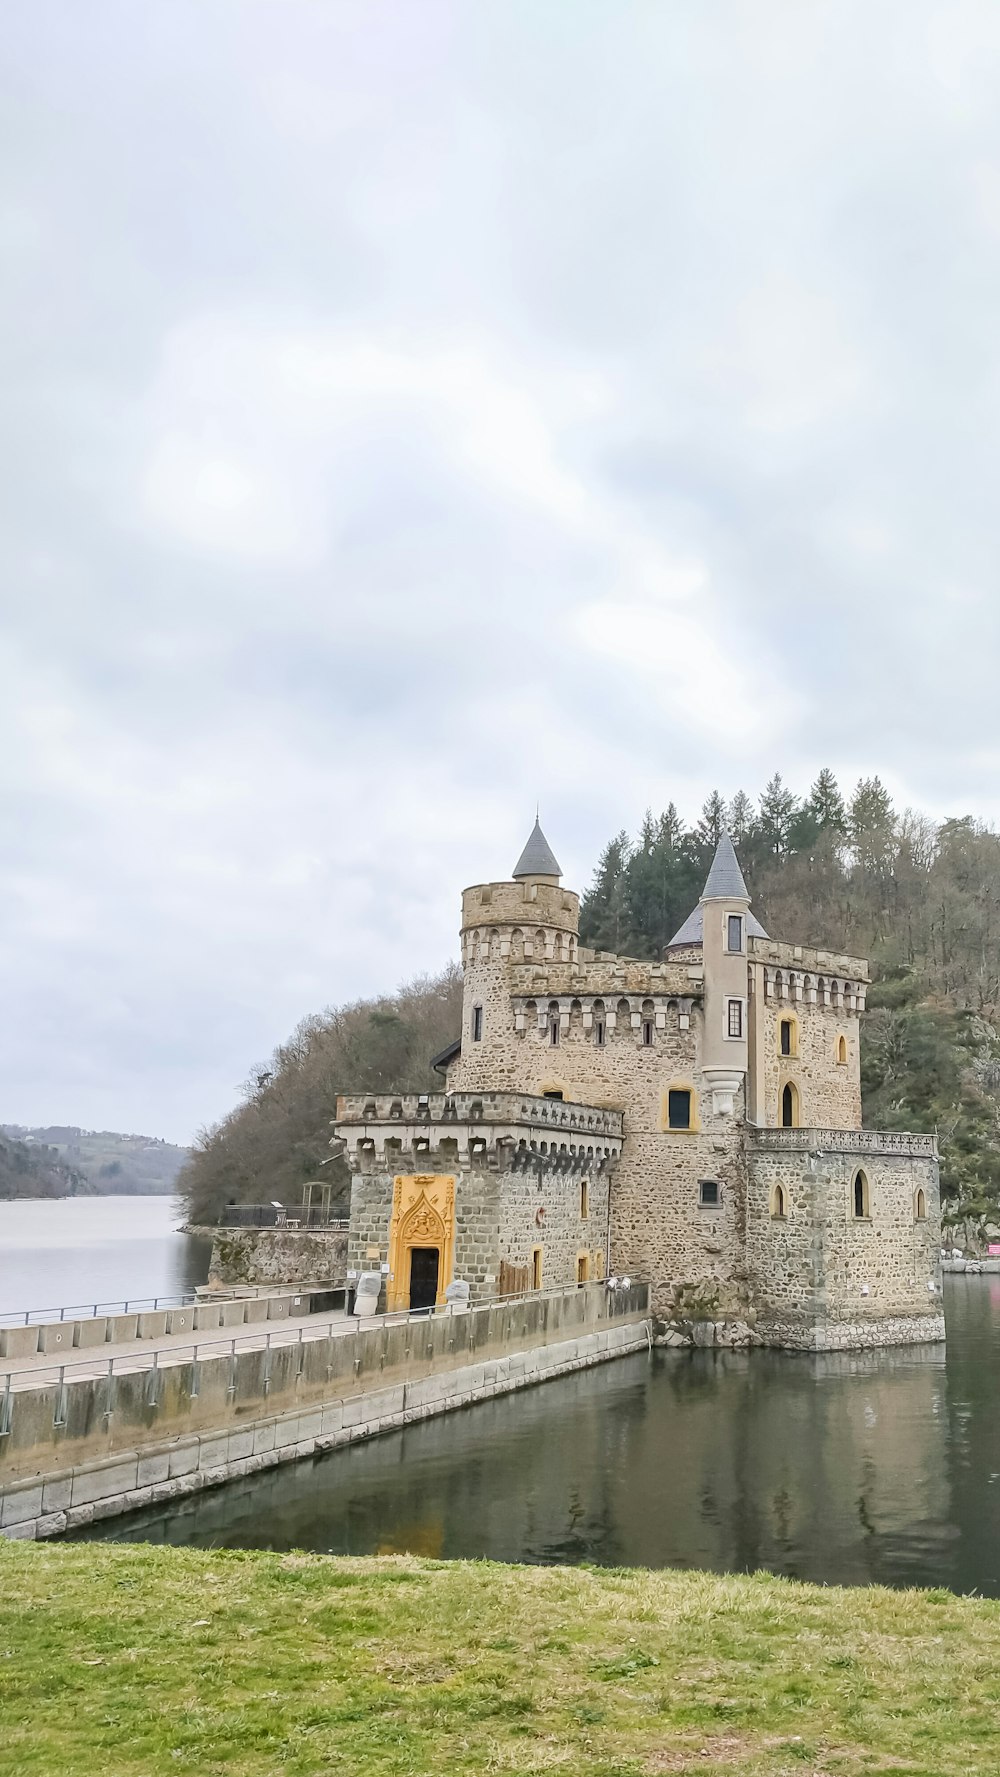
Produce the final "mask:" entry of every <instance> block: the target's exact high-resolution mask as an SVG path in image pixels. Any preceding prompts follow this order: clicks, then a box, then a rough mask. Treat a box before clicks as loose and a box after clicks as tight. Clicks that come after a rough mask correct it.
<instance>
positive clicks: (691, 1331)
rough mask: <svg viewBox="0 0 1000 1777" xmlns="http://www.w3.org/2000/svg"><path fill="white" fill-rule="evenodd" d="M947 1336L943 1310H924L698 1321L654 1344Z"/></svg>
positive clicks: (863, 1343)
mask: <svg viewBox="0 0 1000 1777" xmlns="http://www.w3.org/2000/svg"><path fill="white" fill-rule="evenodd" d="M998 1270H1000V1266H998ZM944 1337H945V1330H944V1315H943V1314H921V1315H909V1316H899V1317H897V1318H887V1319H884V1320H855V1321H823V1322H822V1323H819V1324H817V1325H815V1326H801V1325H791V1324H788V1325H774V1326H768V1327H760V1326H751V1325H750V1324H749V1323H748V1322H747V1321H721V1320H720V1321H711V1320H706V1321H696V1322H695V1324H694V1325H693V1326H690V1327H677V1326H669V1327H667V1329H666V1330H665V1331H663V1332H659V1333H657V1334H656V1336H655V1343H656V1344H657V1345H676V1346H680V1345H686V1346H716V1347H719V1348H720V1349H724V1350H728V1351H734V1350H741V1349H743V1350H746V1349H749V1347H750V1346H752V1345H758V1346H767V1347H770V1348H772V1349H774V1350H778V1351H881V1350H884V1349H885V1348H887V1347H888V1346H892V1345H936V1344H939V1343H943V1342H944Z"/></svg>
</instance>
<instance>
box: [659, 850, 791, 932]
mask: <svg viewBox="0 0 1000 1777" xmlns="http://www.w3.org/2000/svg"><path fill="white" fill-rule="evenodd" d="M749 899H750V896H749V894H748V892H747V885H746V883H745V882H744V880H743V872H742V870H741V869H740V865H739V859H738V858H737V856H736V852H735V851H734V849H733V842H732V840H731V839H730V837H729V834H728V833H723V835H722V837H721V839H720V840H719V843H718V845H717V846H716V848H715V856H714V858H713V859H712V868H711V870H710V871H709V873H708V881H707V882H706V884H705V886H704V888H703V889H702V891H701V900H700V901H699V902H698V905H697V907H696V908H695V909H694V912H693V913H689V914H688V916H687V919H686V920H685V921H684V924H683V925H682V926H681V929H680V931H679V932H675V933H674V935H673V937H672V938H671V940H670V943H669V944H668V945H667V949H668V950H672V949H673V947H674V945H675V944H701V943H702V942H703V940H704V937H705V910H704V907H703V905H702V903H703V902H705V901H749ZM747 937H748V938H766V937H767V933H766V932H765V930H764V927H763V926H762V925H761V923H760V920H759V919H755V918H754V916H753V914H752V913H751V912H750V911H749V909H748V910H747Z"/></svg>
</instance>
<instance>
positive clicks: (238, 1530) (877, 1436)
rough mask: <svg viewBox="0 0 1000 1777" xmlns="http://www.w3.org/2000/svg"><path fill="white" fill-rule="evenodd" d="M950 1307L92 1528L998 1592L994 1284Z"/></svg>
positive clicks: (540, 1395) (999, 1296)
mask: <svg viewBox="0 0 1000 1777" xmlns="http://www.w3.org/2000/svg"><path fill="white" fill-rule="evenodd" d="M946 1307H947V1314H948V1338H949V1343H948V1347H947V1350H946V1348H945V1347H944V1346H943V1345H942V1346H913V1347H906V1348H902V1349H898V1350H890V1351H881V1352H871V1353H855V1354H850V1353H844V1354H839V1353H838V1354H828V1355H823V1356H806V1355H787V1354H783V1353H776V1352H764V1351H756V1352H751V1353H733V1352H718V1353H713V1352H685V1351H667V1352H654V1353H653V1354H652V1356H651V1357H649V1358H647V1357H645V1356H643V1357H634V1358H627V1359H624V1360H622V1361H621V1362H618V1363H611V1364H607V1365H604V1366H602V1367H601V1368H599V1369H597V1370H591V1371H587V1372H582V1373H580V1374H579V1375H577V1376H573V1377H569V1378H566V1379H564V1380H562V1381H559V1382H553V1383H550V1384H547V1385H546V1386H544V1387H540V1388H537V1389H532V1390H529V1391H527V1392H522V1393H519V1394H517V1395H512V1396H509V1397H507V1398H505V1399H500V1400H497V1401H493V1402H489V1403H486V1404H483V1405H480V1406H477V1407H474V1408H471V1409H468V1410H466V1411H463V1412H460V1413H456V1414H452V1415H450V1416H448V1417H446V1418H443V1419H437V1420H433V1421H429V1422H427V1423H425V1424H422V1425H415V1426H412V1427H409V1428H408V1429H407V1430H406V1431H404V1432H399V1433H393V1434H392V1435H390V1436H388V1437H385V1438H380V1439H377V1440H375V1441H374V1442H372V1443H370V1444H366V1445H359V1446H356V1447H355V1448H353V1449H348V1450H343V1451H339V1452H337V1453H335V1454H333V1455H330V1456H326V1457H323V1458H320V1459H319V1460H317V1461H316V1462H313V1463H304V1464H299V1465H298V1466H296V1467H293V1468H280V1469H275V1470H272V1471H270V1472H265V1473H263V1474H261V1475H258V1476H255V1477H252V1478H250V1479H249V1480H247V1481H246V1482H242V1483H237V1484H232V1485H230V1486H228V1487H225V1488H223V1489H220V1490H219V1491H218V1492H215V1493H205V1494H201V1495H196V1496H195V1497H194V1498H193V1499H192V1500H190V1501H188V1502H184V1503H181V1504H178V1505H176V1506H174V1507H173V1508H172V1509H170V1510H169V1511H167V1510H158V1511H156V1512H147V1513H143V1514H141V1515H137V1516H136V1517H134V1518H132V1519H124V1520H121V1519H119V1520H115V1521H114V1522H113V1523H111V1524H109V1525H105V1526H102V1527H101V1528H100V1530H99V1531H95V1534H101V1535H103V1536H106V1537H109V1538H115V1539H124V1538H133V1539H140V1538H141V1539H151V1540H156V1541H168V1542H174V1543H189V1544H199V1545H206V1544H223V1545H225V1544H232V1545H237V1546H241V1547H270V1548H290V1547H298V1548H313V1549H322V1550H329V1551H331V1552H333V1553H354V1554H363V1553H376V1552H381V1553H385V1552H395V1551H403V1550H408V1551H412V1552H413V1553H415V1554H422V1555H432V1556H436V1557H461V1556H486V1557H489V1558H492V1559H495V1560H503V1561H531V1562H577V1561H593V1562H598V1563H602V1564H610V1565H624V1566H651V1567H660V1566H670V1567H700V1568H710V1569H714V1570H715V1571H725V1570H736V1571H746V1570H751V1569H755V1568H766V1569H769V1570H771V1571H773V1572H776V1573H784V1574H790V1575H794V1576H796V1577H798V1578H801V1579H810V1580H822V1581H827V1582H832V1583H838V1584H845V1585H846V1584H866V1583H873V1582H877V1583H882V1584H886V1585H896V1586H899V1585H939V1586H948V1587H951V1588H952V1589H954V1590H957V1591H972V1590H977V1591H979V1592H981V1593H983V1594H986V1595H988V1596H1000V1420H998V1418H997V1415H996V1413H995V1400H996V1394H997V1386H998V1382H1000V1278H987V1277H972V1278H962V1277H955V1278H952V1279H949V1282H948V1289H947V1297H946Z"/></svg>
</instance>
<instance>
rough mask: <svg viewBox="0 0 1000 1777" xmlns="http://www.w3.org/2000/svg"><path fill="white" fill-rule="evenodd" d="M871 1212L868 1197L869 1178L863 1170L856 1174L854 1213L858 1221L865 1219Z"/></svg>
mask: <svg viewBox="0 0 1000 1777" xmlns="http://www.w3.org/2000/svg"><path fill="white" fill-rule="evenodd" d="M870 1214H871V1205H870V1203H869V1199H868V1178H867V1175H866V1174H865V1173H863V1172H857V1173H855V1175H854V1215H855V1219H856V1220H857V1221H864V1220H866V1219H867V1217H868V1216H869V1215H870Z"/></svg>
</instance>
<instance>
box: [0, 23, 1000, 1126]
mask: <svg viewBox="0 0 1000 1777" xmlns="http://www.w3.org/2000/svg"><path fill="white" fill-rule="evenodd" d="M0 62H2V64H3V65H2V90H3V109H2V114H0V115H2V128H3V154H2V162H0V248H2V255H3V264H2V277H0V286H2V288H0V302H2V305H3V326H2V330H0V354H2V362H3V401H2V408H0V449H2V457H3V460H2V476H0V504H2V522H0V561H2V580H0V587H2V591H0V601H2V619H3V621H2V625H0V995H2V1020H0V1029H2V1035H0V1121H18V1122H26V1123H36V1122H37V1123H41V1122H49V1121H62V1122H74V1123H81V1124H84V1125H88V1126H98V1127H110V1128H118V1129H140V1130H143V1131H147V1132H149V1133H153V1134H162V1135H165V1136H167V1137H169V1138H171V1139H174V1140H180V1141H185V1140H187V1139H188V1138H189V1137H190V1136H191V1134H192V1132H193V1131H194V1130H195V1129H196V1128H197V1127H198V1126H199V1125H201V1124H204V1123H207V1122H211V1121H213V1120H215V1119H217V1118H218V1117H219V1116H221V1115H222V1114H224V1113H225V1111H226V1110H228V1109H229V1107H230V1106H231V1104H232V1103H233V1100H234V1097H235V1089H236V1087H237V1086H238V1083H239V1081H240V1080H241V1079H242V1078H243V1077H244V1076H245V1075H246V1073H247V1071H248V1068H249V1066H250V1064H251V1063H253V1062H255V1061H257V1060H259V1059H260V1058H262V1057H263V1056H265V1055H266V1054H267V1053H268V1052H269V1050H270V1049H271V1047H272V1046H273V1044H274V1043H275V1042H276V1041H278V1040H280V1039H281V1038H282V1037H283V1036H285V1035H286V1034H287V1033H288V1031H289V1030H290V1029H291V1028H292V1027H293V1026H294V1024H295V1023H296V1022H297V1020H298V1019H299V1017H300V1016H302V1015H303V1014H304V1013H306V1012H309V1011H313V1010H318V1009H320V1008H322V1007H323V1006H324V1005H328V1004H330V1003H331V1002H334V1003H336V1002H341V1001H343V1000H345V999H348V998H351V997H355V996H358V995H361V994H368V993H374V992H378V991H382V990H386V989H392V988H393V987H394V986H395V985H396V984H397V983H398V982H399V981H400V980H402V979H404V978H406V977H408V976H410V975H412V974H414V973H416V972H418V971H420V970H423V969H433V968H436V967H438V966H440V965H441V964H443V963H444V962H445V961H446V960H447V959H448V958H449V957H452V956H455V955H456V952H457V935H456V927H457V915H458V905H459V899H458V898H459V891H460V890H461V888H462V886H463V885H464V884H466V883H468V882H470V881H480V880H483V879H489V878H491V877H497V876H505V875H507V874H509V872H510V870H511V868H512V866H513V864H514V861H515V859H516V857H517V854H518V852H519V850H520V848H521V845H522V844H523V841H524V839H525V837H526V835H527V832H528V829H529V828H530V826H531V822H532V819H533V817H534V809H535V802H536V799H539V800H540V802H541V807H542V817H543V824H544V826H545V829H546V832H547V834H548V837H549V839H550V840H551V842H552V844H553V846H554V848H555V851H556V853H557V855H558V857H559V858H560V859H561V861H562V863H563V867H564V870H565V872H566V876H567V879H568V881H569V882H570V883H571V884H572V885H573V886H575V887H578V888H582V887H584V886H585V884H586V882H587V880H588V879H589V876H590V873H591V871H592V868H593V864H594V862H595V859H596V856H597V853H598V851H599V849H600V847H601V845H602V844H603V843H604V842H605V841H606V839H607V838H608V837H609V836H610V834H611V833H612V832H613V831H615V830H616V829H618V828H619V827H622V826H626V827H628V828H630V829H634V828H635V827H636V826H637V824H638V822H639V820H640V819H641V816H642V812H643V809H644V808H645V807H646V805H647V804H652V805H653V807H654V808H656V809H659V808H660V807H662V806H663V805H664V804H665V802H666V801H667V800H669V799H670V798H671V797H673V798H674V799H676V800H677V802H678V803H679V805H680V807H681V811H682V813H684V814H685V815H687V816H689V817H693V816H694V815H695V814H696V812H697V809H698V806H699V804H700V803H701V801H702V799H703V798H704V796H705V794H706V793H707V792H708V790H710V789H711V788H712V787H714V786H718V787H719V788H720V789H722V790H723V791H724V792H725V793H726V794H732V793H733V792H734V791H735V790H736V789H738V788H740V787H743V788H745V789H746V790H748V791H749V792H751V793H756V792H757V791H758V790H759V789H760V788H761V786H762V785H763V783H764V781H765V780H766V778H767V777H768V776H769V775H770V774H771V772H772V771H774V770H775V769H776V768H781V769H782V770H784V772H785V774H786V776H787V777H788V778H789V779H790V780H791V782H792V783H793V785H794V787H795V788H797V789H805V788H806V787H807V786H808V783H809V781H810V779H811V778H812V777H813V776H814V775H815V773H816V771H817V770H818V768H819V767H820V766H822V765H824V764H830V765H832V766H833V767H834V768H835V769H836V771H837V772H838V774H839V775H840V777H841V779H842V781H843V783H844V784H845V786H849V785H850V784H852V783H853V782H854V781H855V780H856V779H857V777H858V776H859V775H861V774H868V773H871V772H874V771H878V772H880V773H881V774H882V776H883V778H884V779H885V780H886V781H887V783H888V784H889V785H890V787H891V788H892V790H893V792H894V794H895V795H896V796H897V797H898V798H899V800H900V801H901V802H904V803H912V804H914V805H916V806H919V807H921V808H923V809H925V810H927V811H928V812H930V813H932V814H946V813H964V812H968V811H972V812H975V813H977V814H980V815H982V816H984V817H986V818H989V819H991V820H997V819H1000V740H998V737H997V732H996V729H997V695H996V690H997V677H998V661H1000V655H998V646H997V643H998V627H1000V598H998V585H997V580H998V575H997V564H998V546H1000V497H998V487H997V479H998V467H997V466H998V461H1000V453H998V443H1000V439H998V432H1000V400H998V393H1000V390H998V381H1000V8H998V7H997V5H996V4H995V0H982V3H975V0H946V3H942V4H939V5H932V4H928V3H926V0H857V3H855V4H852V3H851V0H830V3H827V0H806V3H803V0H744V3H735V0H729V3H727V0H716V3H715V4H712V5H710V6H706V5H705V4H704V0H649V3H641V0H632V3H629V0H603V3H602V4H592V3H591V0H524V3H523V4H522V3H520V0H516V3H515V0H495V3H493V4H489V5H483V4H479V3H478V0H454V3H446V0H440V3H438V0H397V3H395V4H392V3H386V4H380V3H379V0H359V3H358V4H347V3H341V0H142V3H141V4H138V3H137V0H117V3H116V0H14V4H12V5H10V6H8V7H7V8H6V10H5V16H4V28H3V35H2V42H0Z"/></svg>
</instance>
